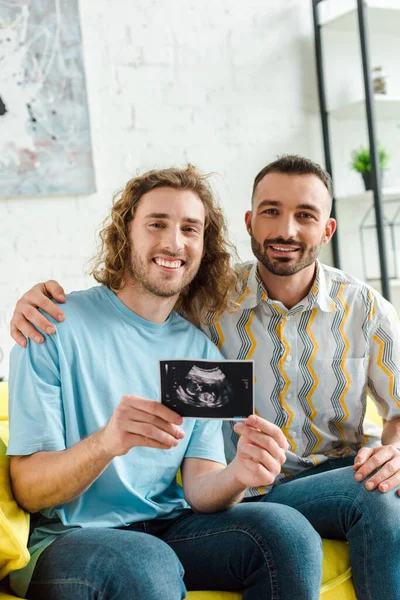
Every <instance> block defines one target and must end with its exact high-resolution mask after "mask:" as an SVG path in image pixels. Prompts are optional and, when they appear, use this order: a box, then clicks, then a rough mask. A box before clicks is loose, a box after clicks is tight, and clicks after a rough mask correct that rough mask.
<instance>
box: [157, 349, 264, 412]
mask: <svg viewBox="0 0 400 600" xmlns="http://www.w3.org/2000/svg"><path fill="white" fill-rule="evenodd" d="M160 382H161V402H162V403H163V404H165V405H166V406H168V407H169V408H171V409H172V410H174V411H176V412H177V413H178V414H180V415H182V416H184V417H193V418H204V419H210V418H215V419H232V420H234V419H245V418H246V417H248V416H249V415H250V414H252V412H253V361H239V360H238V361H207V360H195V361H193V360H161V361H160Z"/></svg>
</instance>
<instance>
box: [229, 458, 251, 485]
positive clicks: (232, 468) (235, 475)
mask: <svg viewBox="0 0 400 600" xmlns="http://www.w3.org/2000/svg"><path fill="white" fill-rule="evenodd" d="M242 471H243V468H242V466H241V465H240V461H239V458H238V456H237V455H236V456H235V458H234V459H233V460H232V462H230V463H229V465H228V466H227V467H226V474H227V475H228V477H229V482H230V485H231V487H232V489H233V491H234V493H237V494H243V493H244V492H245V491H246V490H247V488H248V486H247V485H246V484H245V483H244V482H243V477H242Z"/></svg>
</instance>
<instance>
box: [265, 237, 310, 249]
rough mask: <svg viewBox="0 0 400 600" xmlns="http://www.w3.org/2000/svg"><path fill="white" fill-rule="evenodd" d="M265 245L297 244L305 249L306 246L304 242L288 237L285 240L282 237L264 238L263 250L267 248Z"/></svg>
mask: <svg viewBox="0 0 400 600" xmlns="http://www.w3.org/2000/svg"><path fill="white" fill-rule="evenodd" d="M267 246H299V247H300V248H301V249H302V250H305V248H306V245H305V243H304V242H300V241H298V240H295V239H294V238H288V239H287V240H285V239H284V238H282V237H277V238H268V239H266V240H264V243H263V247H264V250H266V249H267Z"/></svg>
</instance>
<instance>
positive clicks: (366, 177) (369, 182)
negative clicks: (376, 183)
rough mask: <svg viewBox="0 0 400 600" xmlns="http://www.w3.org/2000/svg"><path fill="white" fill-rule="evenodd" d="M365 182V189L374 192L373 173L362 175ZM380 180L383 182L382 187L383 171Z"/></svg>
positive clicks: (380, 173) (380, 172)
mask: <svg viewBox="0 0 400 600" xmlns="http://www.w3.org/2000/svg"><path fill="white" fill-rule="evenodd" d="M361 175H362V178H363V181H364V186H365V189H366V190H367V191H368V190H372V188H373V185H372V172H371V171H369V172H367V173H361ZM379 178H380V180H381V185H382V171H379Z"/></svg>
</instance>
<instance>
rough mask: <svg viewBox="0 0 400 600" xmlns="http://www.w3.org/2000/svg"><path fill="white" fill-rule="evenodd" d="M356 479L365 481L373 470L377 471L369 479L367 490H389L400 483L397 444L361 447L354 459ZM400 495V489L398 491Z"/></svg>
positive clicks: (399, 460)
mask: <svg viewBox="0 0 400 600" xmlns="http://www.w3.org/2000/svg"><path fill="white" fill-rule="evenodd" d="M354 469H355V471H356V475H355V477H356V479H357V480H358V481H363V480H364V479H365V478H366V477H368V475H370V474H371V473H372V472H373V471H376V469H378V470H377V472H376V473H375V474H374V475H373V476H372V477H370V478H369V479H367V481H366V483H365V487H366V488H367V490H374V489H375V488H378V489H379V491H380V492H389V491H390V490H393V489H394V488H395V487H397V486H398V485H400V450H399V448H396V447H395V446H392V445H390V444H388V445H387V446H379V447H378V448H361V450H360V451H359V452H358V454H357V456H356V458H355V460H354ZM397 494H398V495H399V496H400V489H399V490H398V491H397Z"/></svg>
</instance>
